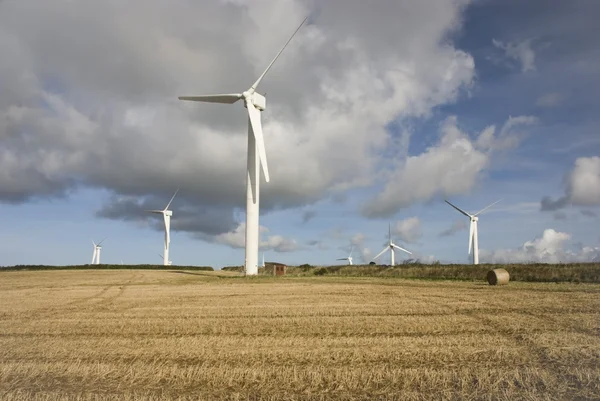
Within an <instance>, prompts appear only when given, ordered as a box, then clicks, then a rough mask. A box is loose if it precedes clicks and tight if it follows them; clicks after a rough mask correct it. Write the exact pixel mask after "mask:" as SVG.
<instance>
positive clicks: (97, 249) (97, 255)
mask: <svg viewBox="0 0 600 401" xmlns="http://www.w3.org/2000/svg"><path fill="white" fill-rule="evenodd" d="M105 240H106V238H104V239H103V240H102V241H100V242H98V243H97V244H96V243H95V242H94V240H92V244H94V253H93V254H92V264H93V265H99V264H100V250H102V245H101V244H102V243H103V242H104V241H105Z"/></svg>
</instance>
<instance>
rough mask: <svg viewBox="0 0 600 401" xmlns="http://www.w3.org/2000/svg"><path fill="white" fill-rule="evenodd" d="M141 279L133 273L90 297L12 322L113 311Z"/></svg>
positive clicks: (18, 317) (47, 307)
mask: <svg viewBox="0 0 600 401" xmlns="http://www.w3.org/2000/svg"><path fill="white" fill-rule="evenodd" d="M142 277H143V274H142V273H137V272H135V273H132V274H131V275H130V276H129V277H127V278H126V280H125V281H124V282H122V283H118V284H108V285H105V286H103V287H102V288H101V289H100V290H96V291H95V292H94V293H92V294H91V295H88V296H83V297H80V298H76V299H73V300H71V301H68V302H66V303H63V304H58V305H50V306H46V307H41V308H38V309H35V310H33V311H31V312H25V313H22V314H19V316H12V320H19V321H25V322H28V321H35V320H40V319H52V318H54V317H56V316H59V315H60V316H68V315H69V314H70V313H74V312H81V311H89V312H90V313H91V312H98V311H109V310H113V309H114V308H115V303H116V301H117V300H118V299H119V298H121V297H122V296H123V294H124V292H125V291H126V290H127V289H128V288H129V287H130V286H131V284H132V283H134V282H136V281H138V280H139V279H141V278H142ZM5 318H7V319H11V316H10V315H9V316H5Z"/></svg>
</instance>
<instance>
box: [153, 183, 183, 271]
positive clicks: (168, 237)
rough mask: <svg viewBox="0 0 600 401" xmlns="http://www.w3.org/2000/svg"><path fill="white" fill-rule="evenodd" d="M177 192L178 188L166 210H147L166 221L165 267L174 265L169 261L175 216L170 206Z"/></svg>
mask: <svg viewBox="0 0 600 401" xmlns="http://www.w3.org/2000/svg"><path fill="white" fill-rule="evenodd" d="M177 192H179V188H177V191H175V193H174V194H173V196H172V197H171V200H170V201H169V203H167V207H165V209H164V210H146V211H147V212H149V213H156V214H162V215H163V220H164V221H165V246H164V250H163V252H164V253H163V255H164V256H163V265H164V266H171V263H173V262H171V261H170V260H169V246H170V244H171V216H173V211H171V210H169V206H171V202H173V199H175V195H177Z"/></svg>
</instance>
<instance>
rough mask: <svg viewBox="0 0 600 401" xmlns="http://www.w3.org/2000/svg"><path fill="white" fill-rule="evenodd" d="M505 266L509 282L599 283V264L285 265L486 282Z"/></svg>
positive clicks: (315, 271) (319, 272) (297, 271)
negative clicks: (489, 273)
mask: <svg viewBox="0 0 600 401" xmlns="http://www.w3.org/2000/svg"><path fill="white" fill-rule="evenodd" d="M497 268H502V269H506V270H507V271H508V272H509V274H510V280H511V281H536V282H557V283H558V282H573V283H600V263H573V264H543V263H530V264H506V265H492V264H480V265H454V264H452V265H442V264H440V263H439V262H437V263H434V264H417V263H415V262H414V261H413V262H412V263H409V264H401V265H397V266H394V267H391V266H386V265H372V264H369V265H348V266H344V265H335V266H321V267H312V268H311V269H310V270H307V269H306V268H303V267H302V266H298V267H288V270H287V275H289V276H305V275H315V276H325V275H335V276H368V277H403V278H416V279H430V280H471V281H486V275H487V272H488V271H490V270H492V269H497Z"/></svg>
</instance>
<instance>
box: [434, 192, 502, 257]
mask: <svg viewBox="0 0 600 401" xmlns="http://www.w3.org/2000/svg"><path fill="white" fill-rule="evenodd" d="M501 200H502V199H498V200H497V201H496V202H494V203H492V204H491V205H488V206H486V207H484V208H483V209H481V210H480V211H478V212H477V213H475V214H469V213H467V212H465V211H464V210H462V209H459V208H458V207H456V206H454V205H453V204H452V203H450V202H448V201H447V200H446V201H445V202H446V203H447V204H449V205H450V206H452V207H453V208H455V209H456V210H458V211H459V212H460V213H462V214H464V215H465V216H467V217H468V218H469V220H471V224H470V225H469V255H470V254H471V247H473V264H474V265H478V264H479V234H478V232H477V222H478V221H479V217H477V216H478V215H479V214H481V213H482V212H483V211H484V210H487V209H489V208H490V207H492V206H494V205H495V204H496V203H498V202H500V201H501Z"/></svg>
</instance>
